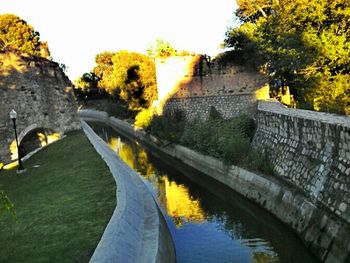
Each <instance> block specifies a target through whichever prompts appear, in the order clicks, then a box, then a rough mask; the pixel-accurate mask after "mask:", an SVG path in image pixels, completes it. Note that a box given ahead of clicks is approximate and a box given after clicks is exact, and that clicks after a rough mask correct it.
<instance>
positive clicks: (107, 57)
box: [92, 51, 116, 93]
mask: <svg viewBox="0 0 350 263" xmlns="http://www.w3.org/2000/svg"><path fill="white" fill-rule="evenodd" d="M114 54H115V53H114V52H110V51H105V52H102V53H100V54H97V55H96V57H95V62H96V66H95V67H94V69H93V70H92V71H93V73H94V74H95V75H96V77H98V78H99V81H98V87H99V88H102V89H105V90H106V91H107V92H109V93H113V90H115V88H116V87H115V86H113V81H112V79H113V61H112V57H113V56H114Z"/></svg>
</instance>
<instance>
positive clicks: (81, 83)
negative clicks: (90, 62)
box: [74, 72, 99, 90]
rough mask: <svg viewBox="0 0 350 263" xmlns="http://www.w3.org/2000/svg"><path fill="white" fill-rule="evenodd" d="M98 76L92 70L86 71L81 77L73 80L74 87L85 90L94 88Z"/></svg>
mask: <svg viewBox="0 0 350 263" xmlns="http://www.w3.org/2000/svg"><path fill="white" fill-rule="evenodd" d="M98 80H99V78H98V77H97V76H96V75H95V74H94V73H92V72H86V73H84V74H83V75H82V76H81V77H79V78H78V79H76V80H75V81H74V84H75V87H76V88H79V89H82V90H87V89H96V88H97V82H98Z"/></svg>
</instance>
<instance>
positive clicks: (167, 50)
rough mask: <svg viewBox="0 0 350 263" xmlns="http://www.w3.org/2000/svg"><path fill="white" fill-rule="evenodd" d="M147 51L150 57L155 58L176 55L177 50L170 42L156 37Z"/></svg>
mask: <svg viewBox="0 0 350 263" xmlns="http://www.w3.org/2000/svg"><path fill="white" fill-rule="evenodd" d="M147 53H148V56H149V57H150V58H152V59H155V58H166V57H170V56H176V55H177V54H178V51H177V50H176V49H175V48H174V47H173V46H172V45H171V44H170V42H168V41H165V40H163V39H160V38H157V39H156V40H155V42H154V43H153V44H152V45H150V47H149V48H148V49H147Z"/></svg>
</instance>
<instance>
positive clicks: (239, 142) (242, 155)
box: [146, 107, 273, 175]
mask: <svg viewBox="0 0 350 263" xmlns="http://www.w3.org/2000/svg"><path fill="white" fill-rule="evenodd" d="M146 131H147V132H148V133H150V134H152V135H154V136H156V137H158V138H161V139H164V140H167V141H170V142H173V143H177V144H181V145H184V146H186V147H189V148H191V149H193V150H195V151H198V152H200V153H202V154H205V155H209V156H213V157H216V158H218V159H221V160H223V161H224V162H225V163H227V164H234V165H238V166H241V167H244V168H247V169H248V170H254V171H259V172H262V173H265V174H270V175H272V174H273V169H272V165H271V164H270V162H269V160H268V157H267V156H266V155H264V154H261V153H257V152H256V151H255V150H254V149H253V148H252V147H251V145H250V143H251V141H252V139H253V136H254V132H255V123H254V120H253V119H252V118H250V117H249V116H247V115H240V116H238V117H234V118H230V119H223V118H222V116H221V115H220V113H219V112H218V111H217V110H216V109H215V108H214V107H211V108H210V112H209V118H208V120H206V121H203V120H200V119H197V120H193V121H186V119H185V116H184V114H183V112H181V111H176V112H174V113H173V114H165V115H164V116H155V117H154V118H153V119H152V120H151V121H150V125H149V126H148V127H147V128H146Z"/></svg>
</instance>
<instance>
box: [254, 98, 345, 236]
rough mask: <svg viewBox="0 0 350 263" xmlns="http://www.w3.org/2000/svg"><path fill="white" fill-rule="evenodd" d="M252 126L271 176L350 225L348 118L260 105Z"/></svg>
mask: <svg viewBox="0 0 350 263" xmlns="http://www.w3.org/2000/svg"><path fill="white" fill-rule="evenodd" d="M256 122H257V131H256V134H255V137H254V140H253V146H254V147H255V148H256V149H258V150H259V151H266V152H267V154H268V155H269V156H270V160H271V162H272V164H273V167H274V172H275V174H276V175H277V176H278V177H280V178H282V179H283V180H285V181H287V182H290V183H292V184H293V185H294V186H296V187H298V188H299V189H300V190H301V191H302V192H303V193H304V194H305V195H306V196H307V197H308V198H310V200H312V201H313V202H314V203H315V204H316V203H321V204H322V205H323V206H324V207H325V208H327V209H329V210H330V211H332V212H334V213H335V214H336V215H338V216H340V217H341V218H342V219H344V220H345V221H346V222H347V223H350V118H349V117H347V116H339V115H334V114H327V113H319V112H313V111H306V110H294V109H288V108H285V107H283V106H282V105H280V104H278V103H273V102H259V107H258V111H257V115H256ZM349 235H350V233H349Z"/></svg>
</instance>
